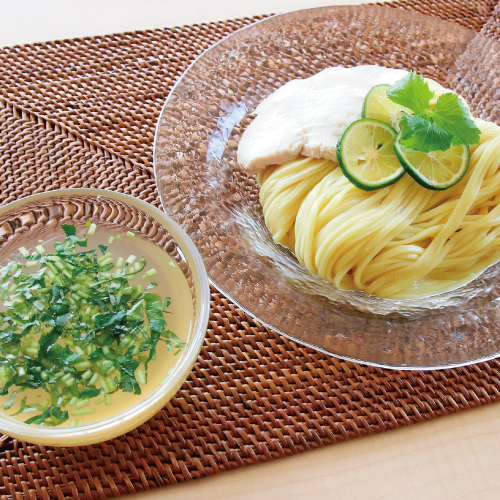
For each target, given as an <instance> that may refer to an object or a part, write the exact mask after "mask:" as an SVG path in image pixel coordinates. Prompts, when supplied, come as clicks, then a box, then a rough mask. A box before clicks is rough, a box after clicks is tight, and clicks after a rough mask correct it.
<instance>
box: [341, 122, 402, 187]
mask: <svg viewBox="0 0 500 500" xmlns="http://www.w3.org/2000/svg"><path fill="white" fill-rule="evenodd" d="M395 138H396V131H395V130H394V129H393V128H392V127H391V126H390V125H388V124H387V123H384V122H382V121H380V120H374V119H372V118H362V119H361V120H357V121H355V122H353V123H351V124H350V125H349V126H348V127H347V128H346V129H345V130H344V132H342V134H341V136H340V137H339V140H338V142H337V160H338V162H339V165H340V168H341V169H342V172H343V173H344V175H345V176H346V177H347V178H348V179H349V180H350V181H351V182H352V183H353V184H354V185H355V186H356V187H358V188H360V189H364V190H365V191H373V190H375V189H380V188H383V187H385V186H389V185H390V184H393V183H395V182H396V181H397V180H398V179H399V178H400V177H401V176H402V175H403V174H404V172H405V171H404V168H403V167H402V166H401V163H400V162H399V160H398V157H397V156H396V153H395V152H394V139H395Z"/></svg>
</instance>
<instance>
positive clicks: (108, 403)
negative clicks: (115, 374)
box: [104, 394, 113, 406]
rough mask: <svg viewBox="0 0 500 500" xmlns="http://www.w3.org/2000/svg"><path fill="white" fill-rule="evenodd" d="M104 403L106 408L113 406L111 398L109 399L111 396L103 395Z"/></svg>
mask: <svg viewBox="0 0 500 500" xmlns="http://www.w3.org/2000/svg"><path fill="white" fill-rule="evenodd" d="M104 402H105V404H106V406H109V405H111V404H113V398H112V397H111V394H105V395H104Z"/></svg>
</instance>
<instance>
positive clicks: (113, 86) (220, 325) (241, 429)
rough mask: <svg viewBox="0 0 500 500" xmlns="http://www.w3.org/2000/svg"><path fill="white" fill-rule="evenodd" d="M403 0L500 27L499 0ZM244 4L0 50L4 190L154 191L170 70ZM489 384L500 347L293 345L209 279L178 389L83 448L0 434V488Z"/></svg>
mask: <svg viewBox="0 0 500 500" xmlns="http://www.w3.org/2000/svg"><path fill="white" fill-rule="evenodd" d="M392 5H394V6H396V7H399V8H405V9H408V10H417V11H419V12H422V13H427V14H434V15H437V16H439V17H441V18H443V19H448V20H453V21H455V22H458V23H460V24H461V25H463V26H466V27H469V28H471V29H474V30H476V31H482V32H483V33H485V34H487V35H489V36H491V37H493V38H496V39H497V40H500V4H499V5H497V0H475V1H473V2H472V1H470V2H469V1H467V2H466V1H464V0H450V1H447V0H437V1H435V2H432V1H431V0H412V1H408V2H404V1H398V2H396V3H395V4H392ZM253 21H255V19H241V20H236V21H226V22H219V23H210V24H203V25H198V26H184V27H180V28H174V29H162V30H155V31H145V32H138V33H127V34H120V35H113V36H105V37H97V38H88V39H81V40H69V41H60V42H52V43H47V44H35V45H29V46H24V47H13V48H5V49H2V50H0V88H1V97H0V184H1V190H0V202H1V203H3V204H4V203H8V202H10V201H13V200H15V199H17V198H20V197H23V196H27V195H29V194H33V193H38V192H41V191H45V190H48V189H57V188H64V187H80V186H83V187H90V186H92V187H100V188H106V189H114V190H117V191H122V192H125V193H129V194H132V195H134V196H138V197H140V198H141V199H143V200H146V201H148V202H151V203H153V204H155V205H157V206H158V205H159V200H158V196H157V192H156V187H155V183H154V178H153V172H152V143H153V134H154V129H155V125H156V120H157V118H158V116H159V112H160V109H161V106H162V104H163V102H164V100H165V98H166V96H167V94H168V92H169V90H170V88H171V86H172V85H173V83H174V82H175V80H176V79H177V78H178V77H179V75H181V73H182V71H183V70H184V69H185V68H186V67H187V66H188V65H189V63H190V62H191V61H192V60H193V59H194V57H195V56H197V55H198V54H199V53H200V52H202V51H203V50H204V49H205V48H206V47H208V46H209V45H210V44H212V43H214V42H216V41H217V40H220V39H221V38H222V37H223V36H225V35H227V34H229V33H231V32H233V31H235V30H236V29H238V28H241V27H242V26H244V25H247V24H249V23H251V22H253ZM499 397H500V362H498V361H496V360H494V361H490V362H487V363H481V364H476V365H472V366H468V367H465V368H457V369H453V370H440V371H433V372H411V371H401V372H398V371H390V370H382V369H379V368H373V367H366V366H360V365H357V364H354V363H351V362H346V361H342V360H339V359H336V358H331V357H328V356H325V355H323V354H321V353H318V352H316V351H314V350H313V349H309V348H304V347H301V346H300V345H297V344H295V343H293V342H291V341H289V340H288V339H286V338H284V337H281V336H279V335H277V334H276V333H274V332H272V331H269V330H267V329H266V328H264V327H262V326H260V325H259V324H258V323H257V322H256V321H254V320H252V319H251V318H249V317H247V316H246V315H245V314H244V313H243V312H242V311H240V310H239V309H238V308H236V307H235V306H234V305H233V304H232V303H231V302H230V301H229V300H228V299H226V298H225V297H224V296H223V295H222V294H221V293H218V292H217V291H216V290H212V308H211V313H210V324H209V328H208V331H207V338H206V341H205V343H204V346H203V348H202V351H201V353H200V356H199V358H198V362H197V364H196V365H195V368H194V370H193V372H192V374H191V375H190V377H189V378H188V380H187V381H186V382H185V383H184V385H183V386H182V388H181V390H180V391H179V393H178V394H177V395H176V397H175V398H174V399H173V400H172V401H171V402H170V403H169V404H168V405H167V406H166V407H165V408H164V409H163V410H162V411H161V412H160V413H158V414H157V415H156V416H155V417H154V418H152V419H151V420H149V421H148V422H146V423H145V424H144V425H142V426H141V427H139V428H138V429H136V430H135V431H133V432H130V433H128V434H126V435H124V436H122V437H121V438H119V439H115V440H112V441H109V442H106V443H103V444H100V445H95V446H88V447H80V448H50V447H43V446H34V445H31V444H27V443H24V442H20V441H17V440H13V439H10V438H8V437H6V436H4V437H3V438H0V463H1V474H2V481H1V484H0V494H1V498H23V497H24V498H33V499H34V498H39V499H46V498H58V499H61V498H65V497H74V498H86V499H87V498H88V499H102V498H109V497H113V496H120V495H124V494H127V493H134V492H137V491H143V490H147V489H150V488H157V487H159V486H165V485H168V484H173V483H177V482H181V481H186V480H190V479H193V478H198V477H202V476H206V475H210V474H215V473H218V472H222V471H224V470H227V469H231V468H235V467H241V466H244V465H247V464H254V463H256V462H263V461H266V460H271V459H274V458H278V457H283V456H286V455H291V454H294V453H298V452H300V451H303V450H308V449H312V448H316V447H319V446H324V445H326V444H330V443H336V442H338V441H342V440H347V439H350V438H353V437H357V436H362V435H366V434H371V433H375V432H381V431H384V430H388V429H393V428H396V427H399V426H401V425H407V424H410V423H412V422H417V421H421V420H427V419H431V418H435V417H438V416H440V415H444V414H446V413H450V412H456V411H461V410H465V409H468V408H471V407H474V406H480V405H483V404H486V403H490V402H492V401H496V400H498V399H499Z"/></svg>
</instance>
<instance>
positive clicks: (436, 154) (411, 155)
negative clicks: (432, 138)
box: [394, 133, 470, 190]
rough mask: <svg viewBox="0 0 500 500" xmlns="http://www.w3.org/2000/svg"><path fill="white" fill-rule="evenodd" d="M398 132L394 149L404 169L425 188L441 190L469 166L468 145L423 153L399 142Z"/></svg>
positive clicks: (448, 185)
mask: <svg viewBox="0 0 500 500" xmlns="http://www.w3.org/2000/svg"><path fill="white" fill-rule="evenodd" d="M400 134H401V133H399V134H398V135H397V137H396V140H395V141H394V150H395V151H396V154H397V156H398V158H399V161H400V162H401V164H402V165H403V167H404V169H405V170H406V171H407V172H408V173H409V174H410V175H411V176H412V177H413V178H414V179H415V180H416V181H417V182H418V183H419V184H420V185H421V186H424V187H425V188H427V189H433V190H443V189H448V188H449V187H451V186H453V185H455V184H456V183H457V182H458V181H459V180H460V179H461V178H462V177H463V176H464V175H465V173H466V172H467V168H468V167H469V158H470V152H469V146H464V145H460V146H451V147H450V148H449V149H447V150H446V151H431V152H429V153H424V152H423V151H417V150H415V149H411V148H407V147H405V146H403V145H402V144H401V143H400V142H399V139H400Z"/></svg>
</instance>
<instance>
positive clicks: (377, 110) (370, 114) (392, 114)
mask: <svg viewBox="0 0 500 500" xmlns="http://www.w3.org/2000/svg"><path fill="white" fill-rule="evenodd" d="M390 88H391V86H390V85H385V84H382V85H375V87H372V88H371V89H370V92H368V94H366V97H365V102H364V103H363V110H362V111H361V117H362V118H375V119H376V120H381V121H383V122H386V123H388V124H389V125H390V126H391V127H392V128H394V129H396V130H397V131H399V120H401V116H402V115H403V113H406V114H407V115H412V114H413V113H412V112H411V110H409V109H408V108H405V107H404V106H400V105H399V104H396V103H395V102H392V101H391V100H390V99H389V98H388V97H387V92H388V90H389V89H390Z"/></svg>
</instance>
